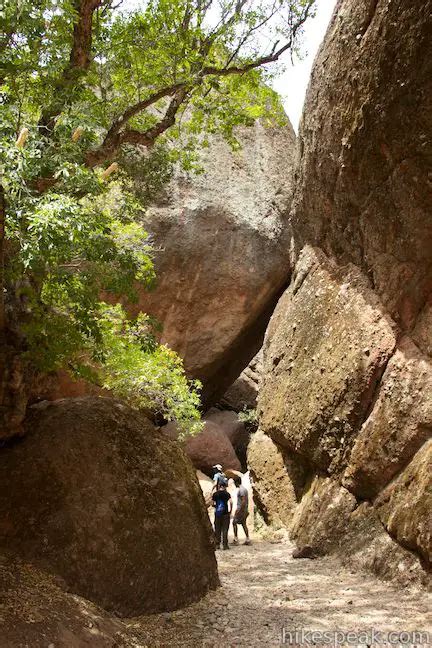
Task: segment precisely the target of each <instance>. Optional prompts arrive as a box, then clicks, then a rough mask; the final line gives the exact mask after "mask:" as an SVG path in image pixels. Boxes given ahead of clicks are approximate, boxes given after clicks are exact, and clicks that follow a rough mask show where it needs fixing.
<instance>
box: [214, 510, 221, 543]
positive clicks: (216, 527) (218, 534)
mask: <svg viewBox="0 0 432 648" xmlns="http://www.w3.org/2000/svg"><path fill="white" fill-rule="evenodd" d="M221 531H222V518H221V517H218V516H217V515H215V519H214V532H215V539H216V549H219V548H220V542H221Z"/></svg>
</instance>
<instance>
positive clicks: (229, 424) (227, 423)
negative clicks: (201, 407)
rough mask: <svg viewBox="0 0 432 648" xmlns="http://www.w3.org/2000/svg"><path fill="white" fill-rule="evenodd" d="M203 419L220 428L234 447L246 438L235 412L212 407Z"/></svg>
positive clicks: (243, 427) (243, 426)
mask: <svg viewBox="0 0 432 648" xmlns="http://www.w3.org/2000/svg"><path fill="white" fill-rule="evenodd" d="M203 419H204V420H205V421H210V422H211V423H214V424H215V425H217V426H218V427H220V429H221V430H222V431H223V432H224V434H226V436H227V437H228V439H229V440H230V441H231V443H232V444H233V446H234V447H235V446H236V445H240V444H241V443H243V442H244V441H245V437H247V436H248V434H247V432H246V430H245V425H244V423H242V421H240V420H239V418H238V416H237V414H236V412H232V411H229V410H220V409H217V408H216V407H212V408H211V409H209V410H208V411H207V412H206V413H205V414H204V416H203Z"/></svg>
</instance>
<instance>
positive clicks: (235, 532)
mask: <svg viewBox="0 0 432 648" xmlns="http://www.w3.org/2000/svg"><path fill="white" fill-rule="evenodd" d="M233 531H234V541H233V544H238V525H237V522H236V519H235V518H234V519H233Z"/></svg>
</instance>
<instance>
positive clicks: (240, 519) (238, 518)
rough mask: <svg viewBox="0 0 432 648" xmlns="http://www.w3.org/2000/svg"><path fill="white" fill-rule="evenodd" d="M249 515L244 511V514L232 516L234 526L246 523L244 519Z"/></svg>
mask: <svg viewBox="0 0 432 648" xmlns="http://www.w3.org/2000/svg"><path fill="white" fill-rule="evenodd" d="M248 515H249V513H248V512H247V511H246V513H236V514H235V515H234V524H243V523H244V522H246V518H247V516H248Z"/></svg>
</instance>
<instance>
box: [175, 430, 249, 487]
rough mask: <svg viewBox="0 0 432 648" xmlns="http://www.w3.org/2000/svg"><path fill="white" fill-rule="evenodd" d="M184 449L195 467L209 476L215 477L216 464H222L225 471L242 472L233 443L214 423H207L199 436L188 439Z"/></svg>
mask: <svg viewBox="0 0 432 648" xmlns="http://www.w3.org/2000/svg"><path fill="white" fill-rule="evenodd" d="M184 449H185V452H186V454H187V456H188V457H189V459H190V460H191V462H192V464H193V465H194V467H195V468H196V469H197V470H201V471H202V472H204V473H205V474H207V475H213V473H214V470H213V466H214V465H216V464H221V465H222V466H223V469H224V470H226V469H229V468H231V469H233V470H237V471H241V464H240V461H239V459H238V457H237V455H236V453H235V450H234V448H233V445H232V443H231V441H230V440H229V438H228V437H227V435H226V434H225V432H224V430H223V429H222V428H221V427H220V426H219V425H217V424H216V423H213V422H212V421H206V422H205V425H204V428H203V430H202V431H201V432H200V433H199V434H197V435H195V436H193V437H189V438H188V439H186V442H185V444H184Z"/></svg>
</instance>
